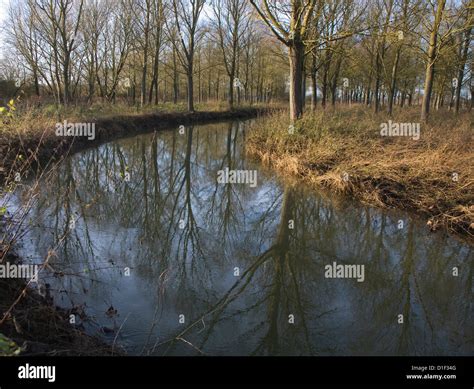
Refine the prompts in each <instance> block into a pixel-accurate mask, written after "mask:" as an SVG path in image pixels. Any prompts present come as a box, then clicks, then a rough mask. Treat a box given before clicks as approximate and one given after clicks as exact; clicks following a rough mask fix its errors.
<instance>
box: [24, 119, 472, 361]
mask: <svg viewBox="0 0 474 389" xmlns="http://www.w3.org/2000/svg"><path fill="white" fill-rule="evenodd" d="M246 131H248V129H247V123H242V122H234V123H221V124H213V125H206V126H199V127H194V128H193V127H189V128H187V129H186V132H185V134H180V133H179V132H177V131H169V132H161V133H153V134H147V135H141V136H136V137H133V138H129V139H123V140H119V141H116V142H111V143H107V144H104V145H101V146H99V147H97V148H94V149H89V150H86V151H83V152H80V153H78V154H75V155H74V156H72V157H71V158H69V159H67V160H66V161H64V163H63V164H62V165H61V167H60V169H59V171H58V172H57V173H56V174H54V175H52V177H50V178H49V179H48V181H47V182H44V183H43V187H42V191H41V193H40V194H39V198H38V203H37V205H36V206H35V207H34V208H33V209H32V211H31V213H30V218H31V223H32V225H33V226H34V228H33V229H31V230H30V231H29V232H28V234H27V235H26V238H25V239H24V248H23V251H24V254H25V256H26V257H30V258H31V259H32V260H38V258H42V257H44V256H45V254H46V253H47V251H48V250H49V248H51V247H53V246H54V245H55V242H57V240H58V239H59V238H60V237H61V236H63V235H64V234H65V233H66V232H67V231H68V229H69V228H70V227H71V223H73V225H74V228H73V229H72V230H71V231H70V233H69V234H67V238H66V239H65V240H64V243H63V244H62V245H61V249H60V250H59V251H58V252H57V256H56V258H55V259H54V260H53V261H52V262H51V269H50V270H51V271H50V272H48V274H45V275H44V280H43V281H44V282H48V283H50V284H51V286H52V290H53V291H54V299H55V302H56V303H57V304H59V305H62V306H65V307H71V306H76V307H77V306H81V307H83V308H84V309H85V312H86V313H87V315H88V318H84V322H83V323H82V325H84V326H85V328H86V329H87V330H88V331H90V332H92V333H96V332H97V331H98V329H99V328H101V327H103V326H108V327H112V328H115V330H117V329H118V328H119V327H122V329H121V331H120V333H119V334H118V341H119V343H121V344H122V345H123V346H124V347H125V348H126V349H127V350H128V351H129V352H130V353H131V354H146V355H147V354H157V355H188V354H191V355H194V354H200V353H203V354H209V355H416V354H423V355H457V354H468V352H469V347H468V341H469V336H471V337H472V323H473V320H472V313H471V310H470V308H469V300H470V296H471V294H470V291H471V288H472V258H473V256H472V250H471V249H470V248H469V246H467V245H464V244H462V243H460V242H458V241H456V240H454V239H453V238H450V237H447V236H444V235H442V234H436V235H430V234H429V233H427V232H426V230H425V228H424V227H423V226H422V225H421V224H420V223H418V222H417V221H416V219H412V218H409V217H407V216H406V215H403V214H389V213H386V212H382V211H380V210H376V209H373V208H368V207H365V206H362V205H360V204H354V203H353V202H351V201H348V200H345V199H340V198H335V197H334V196H331V198H328V197H326V196H325V195H324V194H320V193H316V192H314V191H309V190H308V189H307V188H305V187H304V186H303V185H301V184H295V183H293V182H286V181H284V180H282V179H278V178H276V177H275V175H276V174H275V173H274V172H273V173H272V172H268V171H267V170H265V169H264V168H262V167H261V166H259V165H258V164H256V163H255V162H253V161H250V160H248V159H247V157H246V155H245V151H244V149H243V147H244V142H243V139H244V137H245V132H246ZM226 167H228V168H229V169H241V170H243V169H252V170H253V169H257V170H258V175H259V176H258V183H259V184H258V186H257V187H256V188H251V187H249V186H246V185H238V184H235V185H222V184H218V183H217V180H216V177H217V171H218V170H221V169H224V168H226ZM126 177H127V179H126ZM128 177H129V180H128ZM400 218H403V219H404V220H405V228H403V229H401V230H399V229H397V223H398V219H400ZM71 220H74V221H73V222H71ZM292 223H294V226H293V228H291V224H292ZM333 261H336V262H338V263H348V264H364V265H365V272H366V277H365V282H363V283H357V282H356V281H355V280H352V279H325V278H324V266H325V265H326V264H330V263H332V262H333ZM454 266H457V267H459V269H460V273H459V276H458V277H454V276H452V268H453V267H454ZM127 267H128V268H130V269H131V270H130V276H127V275H126V274H125V273H126V272H125V269H126V268H127ZM236 268H238V271H239V275H238V276H235V275H234V272H235V270H236ZM110 305H113V306H114V307H115V308H116V309H117V310H118V312H119V315H118V316H115V317H109V316H108V315H105V311H106V310H107V308H108V307H109V306H110ZM181 314H182V315H184V318H185V322H184V323H180V322H179V315H181ZM399 314H403V317H404V323H403V324H399V323H398V321H397V318H398V315H399ZM290 315H293V317H294V323H291V322H290V321H291V320H289V317H290ZM125 319H126V320H125ZM469 334H470V335H469ZM103 336H107V335H103ZM115 336H116V334H112V339H113V338H114V337H115Z"/></svg>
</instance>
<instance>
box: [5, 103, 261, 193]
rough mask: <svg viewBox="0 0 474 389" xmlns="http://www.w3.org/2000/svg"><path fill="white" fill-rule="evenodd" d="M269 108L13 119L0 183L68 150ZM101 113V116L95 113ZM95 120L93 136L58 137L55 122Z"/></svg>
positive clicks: (7, 130)
mask: <svg viewBox="0 0 474 389" xmlns="http://www.w3.org/2000/svg"><path fill="white" fill-rule="evenodd" d="M269 110H270V109H269V108H263V107H247V108H238V109H234V110H232V111H229V110H210V111H196V112H193V113H189V112H181V111H177V112H157V113H138V114H127V115H115V116H111V115H110V113H108V112H105V113H102V114H100V113H99V114H98V113H97V112H93V114H92V113H90V114H89V115H90V116H88V114H87V112H86V113H82V112H81V113H75V114H72V115H71V116H65V115H64V114H61V115H60V116H56V117H55V115H49V116H44V115H42V116H41V118H40V119H37V118H36V119H35V116H34V115H31V114H30V115H29V116H21V117H20V119H18V120H16V119H15V118H14V119H12V121H11V123H9V124H7V125H6V126H4V127H2V129H1V131H0V156H1V159H0V184H1V183H3V182H5V181H9V179H10V180H13V179H14V177H15V175H17V174H19V175H20V176H22V175H23V174H24V173H25V172H27V171H28V170H30V169H31V168H32V167H35V168H36V167H38V166H39V167H44V166H46V165H47V164H48V163H50V162H51V161H54V160H57V159H59V158H61V157H63V156H64V155H65V154H66V153H67V152H70V151H76V150H80V149H82V148H87V147H91V146H94V145H97V144H98V143H102V142H106V141H109V140H113V139H118V138H121V137H125V136H131V135H135V134H139V133H142V132H148V131H152V130H160V129H164V128H171V127H176V128H177V129H178V127H179V126H181V125H183V126H189V125H192V124H204V123H210V122H215V121H224V120H232V119H248V118H253V117H257V116H259V115H261V114H265V113H268V111H269ZM96 115H101V116H98V117H97V116H96ZM64 120H66V121H67V122H69V123H91V124H92V123H93V124H94V127H95V134H94V138H93V139H90V138H88V137H87V136H57V135H56V132H55V128H56V124H57V123H63V121H64Z"/></svg>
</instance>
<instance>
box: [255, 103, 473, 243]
mask: <svg viewBox="0 0 474 389" xmlns="http://www.w3.org/2000/svg"><path fill="white" fill-rule="evenodd" d="M389 120H390V121H389ZM404 123H409V124H410V125H411V123H413V124H414V125H415V126H413V131H411V133H410V134H408V136H397V135H396V134H397V133H396V132H395V131H393V132H387V136H383V135H382V134H384V133H385V132H383V131H382V130H383V129H387V130H388V129H394V128H395V127H396V124H399V127H400V126H401V124H404ZM416 123H419V112H418V109H415V108H413V109H409V108H407V109H404V110H403V111H399V112H395V114H394V116H393V117H392V118H389V117H387V116H386V115H385V113H380V114H379V115H375V114H373V113H372V112H370V110H369V109H368V108H367V107H365V106H356V107H352V108H338V109H337V110H336V111H332V110H327V111H326V112H324V111H320V110H318V111H317V112H315V113H307V114H306V116H305V117H304V118H303V119H302V120H300V121H299V122H298V123H297V124H296V125H295V126H294V127H290V126H289V119H288V114H287V113H286V112H279V113H275V114H273V115H271V116H269V117H265V118H263V119H261V120H259V121H257V122H256V123H255V124H254V131H252V133H251V135H250V137H249V138H248V143H247V152H248V153H249V155H251V156H253V157H256V158H258V159H259V160H261V161H262V162H264V163H266V164H268V165H271V166H273V167H274V168H276V169H278V170H279V171H281V172H284V173H286V174H289V175H292V176H296V177H299V178H300V179H302V180H304V181H305V182H307V183H309V184H310V185H314V186H323V187H327V188H329V189H330V190H333V191H335V192H338V193H343V194H347V195H350V196H353V197H355V198H357V199H359V200H361V201H363V202H365V203H368V204H371V205H375V206H379V207H386V208H399V209H404V210H409V211H415V212H417V213H419V214H422V215H423V216H424V217H425V218H426V219H427V227H428V228H430V229H431V230H433V231H435V230H438V229H442V228H444V229H447V230H449V231H451V232H454V233H456V234H459V235H460V236H462V237H463V238H466V239H467V240H469V241H470V242H471V243H472V242H473V241H474V175H473V169H474V153H473V150H474V142H473V136H474V131H473V129H472V126H473V123H472V114H469V113H462V114H460V115H459V116H455V115H454V114H453V113H450V112H447V111H446V112H434V113H433V114H432V117H431V119H430V122H429V123H427V124H424V123H420V124H419V134H418V135H417V134H416ZM405 128H409V126H405ZM381 131H382V132H381ZM407 132H408V131H407ZM390 135H391V136H390Z"/></svg>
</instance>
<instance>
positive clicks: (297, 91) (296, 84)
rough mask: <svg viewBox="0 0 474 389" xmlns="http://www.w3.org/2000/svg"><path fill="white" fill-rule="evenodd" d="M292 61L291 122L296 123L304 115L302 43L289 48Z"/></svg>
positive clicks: (296, 43)
mask: <svg viewBox="0 0 474 389" xmlns="http://www.w3.org/2000/svg"><path fill="white" fill-rule="evenodd" d="M289 59H290V120H291V121H292V122H295V121H296V120H298V119H299V118H300V117H301V116H302V114H303V99H302V96H303V93H302V88H303V65H304V46H303V43H302V42H298V41H297V42H294V43H293V44H292V45H291V46H290V47H289Z"/></svg>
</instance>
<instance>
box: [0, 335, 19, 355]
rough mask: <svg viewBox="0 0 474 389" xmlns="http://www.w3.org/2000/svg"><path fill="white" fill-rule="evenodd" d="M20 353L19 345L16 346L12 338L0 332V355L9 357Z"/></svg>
mask: <svg viewBox="0 0 474 389" xmlns="http://www.w3.org/2000/svg"><path fill="white" fill-rule="evenodd" d="M20 353H21V347H20V346H18V345H17V344H16V343H15V342H14V341H13V340H11V339H9V338H7V337H6V336H5V335H3V334H2V333H0V356H2V357H11V356H15V355H19V354H20Z"/></svg>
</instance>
